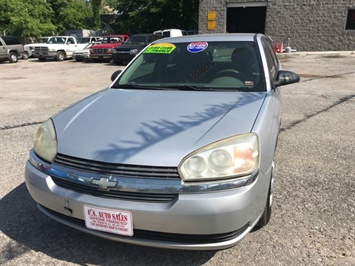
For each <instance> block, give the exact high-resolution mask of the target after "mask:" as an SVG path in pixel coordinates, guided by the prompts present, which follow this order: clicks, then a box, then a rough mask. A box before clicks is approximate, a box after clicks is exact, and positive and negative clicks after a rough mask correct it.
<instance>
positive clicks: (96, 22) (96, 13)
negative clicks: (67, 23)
mask: <svg viewBox="0 0 355 266" xmlns="http://www.w3.org/2000/svg"><path fill="white" fill-rule="evenodd" d="M90 2H91V8H92V13H93V25H92V26H93V28H94V29H97V30H98V29H100V28H101V21H100V10H101V4H102V0H91V1H90Z"/></svg>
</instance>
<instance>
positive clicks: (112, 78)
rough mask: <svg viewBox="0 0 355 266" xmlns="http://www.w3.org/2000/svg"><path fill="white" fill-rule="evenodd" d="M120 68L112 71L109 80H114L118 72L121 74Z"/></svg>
mask: <svg viewBox="0 0 355 266" xmlns="http://www.w3.org/2000/svg"><path fill="white" fill-rule="evenodd" d="M121 72H122V70H117V71H115V72H113V74H112V75H111V81H114V80H115V79H116V78H117V77H118V75H119V74H121Z"/></svg>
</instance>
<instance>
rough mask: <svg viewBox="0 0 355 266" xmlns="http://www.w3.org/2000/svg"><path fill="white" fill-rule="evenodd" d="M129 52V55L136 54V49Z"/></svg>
mask: <svg viewBox="0 0 355 266" xmlns="http://www.w3.org/2000/svg"><path fill="white" fill-rule="evenodd" d="M129 52H130V53H131V54H136V53H138V49H131V50H130V51H129Z"/></svg>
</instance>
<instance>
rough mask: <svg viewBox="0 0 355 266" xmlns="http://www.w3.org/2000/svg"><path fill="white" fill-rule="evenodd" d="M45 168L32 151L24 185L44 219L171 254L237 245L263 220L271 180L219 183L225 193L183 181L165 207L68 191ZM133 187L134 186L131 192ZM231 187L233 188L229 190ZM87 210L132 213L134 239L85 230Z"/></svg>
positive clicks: (212, 186)
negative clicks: (197, 188)
mask: <svg viewBox="0 0 355 266" xmlns="http://www.w3.org/2000/svg"><path fill="white" fill-rule="evenodd" d="M37 163H38V164H37ZM36 164H37V165H36ZM41 167H44V168H42V169H45V168H46V169H48V167H50V166H48V165H46V164H45V163H43V162H41V161H40V160H39V158H38V157H36V155H35V154H34V153H33V152H31V158H30V160H29V161H28V162H27V164H26V172H25V180H26V185H27V188H28V190H29V192H30V194H31V196H32V197H33V199H34V200H35V201H36V202H37V203H38V205H39V208H40V210H41V211H42V212H44V213H45V214H46V215H48V216H50V217H52V218H53V219H55V220H57V221H59V222H61V223H63V224H66V225H68V226H71V227H73V228H76V229H78V230H81V231H84V232H87V233H90V234H93V235H96V236H100V237H103V238H108V239H111V240H116V241H121V242H126V243H131V244H138V245H145V246H151V247H159V248H173V249H190V250H216V249H224V248H228V247H231V246H233V245H235V244H237V243H238V242H239V241H240V240H241V239H242V238H243V237H244V236H245V235H246V234H247V233H248V232H249V231H250V230H251V229H252V228H253V227H254V225H255V224H256V223H257V221H258V220H259V218H260V216H261V214H262V211H263V209H264V206H265V202H266V195H267V189H268V186H267V183H268V181H269V179H268V178H266V176H264V174H261V173H260V172H259V173H258V174H255V175H254V176H250V177H248V178H246V179H245V180H244V181H243V182H239V181H237V182H228V183H227V182H224V183H223V184H222V183H221V184H220V188H221V190H219V189H218V187H219V185H218V184H217V185H216V184H210V185H206V186H197V187H199V188H200V191H197V190H196V186H191V187H193V189H189V185H186V184H181V181H179V182H176V181H172V182H173V183H174V182H175V184H172V183H171V184H169V187H170V188H171V190H174V187H176V186H181V188H180V193H178V195H177V197H174V198H172V199H171V200H168V201H163V202H158V201H157V202H151V201H145V200H143V201H139V200H136V199H133V200H127V199H113V198H109V197H98V196H94V195H92V194H86V193H81V192H79V191H75V189H74V190H71V189H67V188H64V187H62V186H61V185H60V184H59V185H58V183H56V182H55V181H54V180H56V177H54V176H51V175H48V174H47V173H44V171H42V170H40V169H41ZM68 171H70V170H69V169H68ZM53 173H55V171H54V172H53ZM164 181H165V180H164ZM144 182H147V180H145V181H144ZM149 182H150V181H149ZM152 182H154V181H152ZM133 183H134V184H135V185H134V186H133V185H132V187H131V188H130V187H129V186H130V185H131V184H133ZM139 183H140V180H139V179H136V180H135V182H132V183H127V184H122V187H123V188H124V189H126V190H127V191H129V190H134V189H137V186H139ZM163 183H164V182H163ZM177 183H179V184H177ZM159 186H163V184H162V182H161V181H160V182H158V183H155V184H154V185H153V184H150V186H146V187H151V188H152V189H153V190H156V189H157V187H159ZM166 187H168V186H166ZM228 187H230V189H226V188H228ZM222 188H223V189H222ZM145 190H148V189H145ZM264 190H265V191H264ZM84 205H89V206H94V207H100V208H109V209H117V210H124V211H129V212H131V213H132V219H133V230H134V234H133V236H132V237H127V236H122V235H118V234H112V233H107V232H102V231H95V230H92V229H88V228H86V227H85V222H84V219H85V218H84V211H83V209H84Z"/></svg>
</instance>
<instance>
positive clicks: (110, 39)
mask: <svg viewBox="0 0 355 266" xmlns="http://www.w3.org/2000/svg"><path fill="white" fill-rule="evenodd" d="M117 42H122V40H121V38H119V37H104V38H103V39H102V41H101V43H117Z"/></svg>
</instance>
